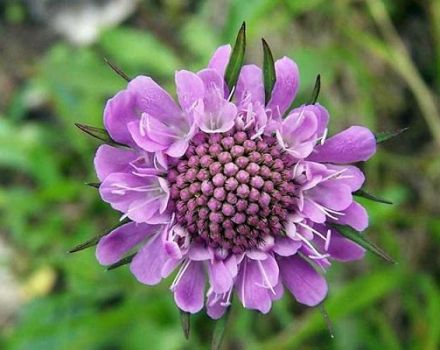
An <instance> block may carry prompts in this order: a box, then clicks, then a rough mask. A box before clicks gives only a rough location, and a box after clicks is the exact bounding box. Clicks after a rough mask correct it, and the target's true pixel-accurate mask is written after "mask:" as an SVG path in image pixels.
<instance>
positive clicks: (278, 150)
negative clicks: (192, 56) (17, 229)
mask: <svg viewBox="0 0 440 350" xmlns="http://www.w3.org/2000/svg"><path fill="white" fill-rule="evenodd" d="M231 50H232V49H231V47H230V46H229V45H226V46H222V47H220V48H218V49H217V51H216V52H215V53H214V55H213V57H212V58H211V60H210V62H209V64H208V67H207V68H206V69H203V70H201V71H199V72H197V73H193V72H189V71H184V70H182V71H178V72H177V73H176V75H175V83H176V91H177V101H178V103H177V102H176V101H175V100H174V99H173V98H172V97H171V96H170V94H168V92H166V91H165V90H164V89H162V88H161V87H160V86H159V85H158V84H157V83H156V82H155V81H154V80H153V79H151V78H150V77H145V76H139V77H136V78H135V79H133V80H131V81H130V82H129V83H128V86H127V88H126V89H125V90H123V91H121V92H119V93H118V94H116V95H115V96H114V97H113V98H112V99H110V100H109V101H108V103H107V105H106V108H105V112H104V125H105V128H106V129H107V131H108V133H109V134H110V136H111V138H112V139H113V140H114V141H116V142H117V143H119V144H123V145H126V147H113V146H109V145H102V146H101V147H100V148H99V149H98V151H97V153H96V157H95V168H96V172H97V175H98V178H99V179H100V181H101V184H100V187H99V191H100V194H101V197H102V199H103V200H104V201H106V202H108V203H109V204H110V205H111V206H112V207H113V208H114V209H116V210H118V211H120V212H121V215H122V218H128V219H129V221H128V222H127V223H125V224H123V225H121V226H119V227H118V228H116V229H114V230H113V231H112V232H110V233H109V234H107V235H106V236H104V237H103V238H102V239H101V240H100V241H99V243H98V246H97V251H96V255H97V258H98V260H99V262H100V263H101V264H104V265H111V264H114V263H117V262H118V261H120V260H121V259H122V258H123V257H124V256H125V255H126V254H127V253H128V252H129V251H131V250H132V249H135V248H136V249H137V251H136V253H135V255H134V257H133V259H132V261H131V264H130V270H131V272H132V273H133V274H134V276H135V277H136V278H137V279H138V280H139V281H140V282H142V283H144V284H149V285H154V284H157V283H159V282H160V281H161V280H162V279H163V278H166V277H167V276H169V275H170V274H172V273H173V272H174V271H175V272H176V273H175V278H174V281H173V283H172V284H171V290H172V292H173V293H174V299H175V302H176V304H177V306H178V307H179V308H180V309H181V310H183V311H186V312H190V313H195V312H198V311H200V310H201V309H202V308H203V307H204V306H206V309H207V312H208V314H209V315H210V316H211V317H212V318H219V317H221V316H222V314H223V313H224V312H225V310H226V308H227V307H228V306H229V305H230V302H231V297H232V295H234V294H235V295H236V296H237V297H238V298H239V299H240V301H241V303H242V305H243V306H244V307H245V308H248V309H256V310H259V311H260V312H263V313H267V312H268V311H269V310H270V308H271V305H272V302H273V301H274V300H277V299H279V298H280V297H281V296H282V295H283V291H284V290H285V289H287V290H288V291H289V292H290V293H291V294H293V296H294V297H295V299H296V300H297V301H298V302H300V303H302V304H306V305H310V306H314V305H317V304H319V303H320V302H321V301H322V300H323V299H324V298H325V296H326V294H327V284H326V281H325V279H324V277H323V276H322V273H323V272H325V270H326V269H327V268H328V267H329V266H330V264H331V262H332V261H333V260H339V261H351V260H356V259H360V258H362V257H363V254H364V249H363V248H362V247H361V246H359V245H357V244H356V243H353V242H352V241H351V240H349V239H347V238H346V237H344V235H342V234H341V233H340V232H339V231H338V229H337V225H347V226H350V227H352V228H353V229H354V230H357V231H362V230H364V229H365V228H366V227H367V226H368V216H367V213H366V211H365V209H364V208H363V207H362V206H361V205H360V204H359V203H357V202H356V201H355V200H354V198H353V193H354V192H355V191H357V190H359V189H360V187H361V186H362V184H363V182H364V175H363V174H362V172H361V170H359V168H357V167H356V166H355V165H351V164H352V163H355V162H359V161H365V160H367V159H368V158H370V157H371V156H372V155H373V154H374V153H375V150H376V140H375V136H374V135H373V133H372V132H371V131H369V130H368V129H367V128H365V127H361V126H354V127H351V128H349V129H347V130H345V131H342V132H341V133H339V134H336V135H334V136H332V137H329V138H328V139H327V124H328V121H329V114H328V112H327V110H326V109H325V108H324V107H323V106H321V105H319V104H306V105H302V106H299V107H297V108H294V109H290V106H291V104H292V101H293V100H294V98H295V95H296V92H297V90H298V86H299V73H298V68H297V65H296V64H295V62H293V61H292V60H291V59H289V58H287V57H284V58H282V59H279V60H277V61H276V62H275V63H274V65H273V67H274V72H275V76H274V78H275V83H274V84H273V86H272V90H271V96H270V99H269V100H268V101H266V97H267V96H266V95H265V81H264V78H263V73H262V70H261V69H260V68H259V67H257V66H256V65H244V66H242V68H241V70H240V74H239V75H238V77H237V82H236V84H235V85H234V86H233V87H232V88H231V87H230V86H228V84H227V82H226V80H225V71H226V67H227V65H228V62H229V61H230V57H231ZM335 224H336V225H335Z"/></svg>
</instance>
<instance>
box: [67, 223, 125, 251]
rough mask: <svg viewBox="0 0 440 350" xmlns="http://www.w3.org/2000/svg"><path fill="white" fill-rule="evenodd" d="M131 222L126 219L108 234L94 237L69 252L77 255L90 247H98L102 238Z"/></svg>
mask: <svg viewBox="0 0 440 350" xmlns="http://www.w3.org/2000/svg"><path fill="white" fill-rule="evenodd" d="M129 222H130V219H128V218H125V219H124V220H122V221H120V222H119V223H118V224H117V225H115V226H113V227H112V228H111V229H110V230H108V231H107V232H104V233H102V234H100V235H97V236H95V237H92V238H90V239H89V240H87V241H85V242H84V243H81V244H78V245H77V246H75V247H73V248H72V249H70V250H69V253H76V252H79V251H81V250H84V249H86V248H90V247H93V246H95V245H97V244H98V243H99V241H100V240H101V238H102V237H104V236H105V235H107V234H109V233H110V232H111V231H113V230H115V229H117V228H118V227H120V226H122V225H125V224H127V223H129Z"/></svg>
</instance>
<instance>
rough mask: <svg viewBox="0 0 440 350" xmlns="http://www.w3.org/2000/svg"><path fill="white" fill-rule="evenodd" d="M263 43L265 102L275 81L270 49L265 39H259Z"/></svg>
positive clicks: (269, 96)
mask: <svg viewBox="0 0 440 350" xmlns="http://www.w3.org/2000/svg"><path fill="white" fill-rule="evenodd" d="M261 41H262V43H263V79H264V101H265V104H267V103H268V102H269V101H270V98H271V97H272V90H273V87H274V85H275V81H276V74H275V63H274V60H273V55H272V51H271V50H270V47H269V45H268V44H267V42H266V40H264V39H261Z"/></svg>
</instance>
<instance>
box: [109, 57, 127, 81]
mask: <svg viewBox="0 0 440 350" xmlns="http://www.w3.org/2000/svg"><path fill="white" fill-rule="evenodd" d="M104 61H105V63H107V64H108V65H109V66H110V68H111V69H112V70H113V71H114V72H115V73H116V74H117V75H119V76H120V77H121V78H122V79H124V80H125V81H127V82H129V81H130V80H131V79H130V77H129V76H128V75H127V74H125V72H124V71H123V70H122V69H121V68H119V67H118V66H117V65H116V64H114V63H113V62H111V61H110V60H108V59H107V58H104Z"/></svg>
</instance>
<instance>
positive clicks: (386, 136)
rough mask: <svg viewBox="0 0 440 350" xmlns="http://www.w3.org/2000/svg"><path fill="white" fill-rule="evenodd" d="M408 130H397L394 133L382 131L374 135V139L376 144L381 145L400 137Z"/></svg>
mask: <svg viewBox="0 0 440 350" xmlns="http://www.w3.org/2000/svg"><path fill="white" fill-rule="evenodd" d="M408 129H409V128H403V129H398V130H395V131H383V132H378V133H376V134H374V137H375V138H376V143H382V142H385V141H388V140H390V139H392V138H394V137H396V136H398V135H400V134H401V133H403V132H405V131H407V130H408Z"/></svg>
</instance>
